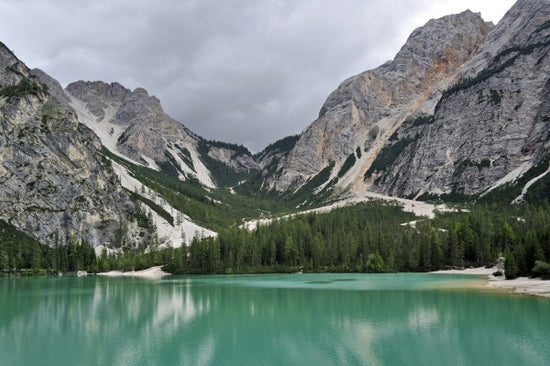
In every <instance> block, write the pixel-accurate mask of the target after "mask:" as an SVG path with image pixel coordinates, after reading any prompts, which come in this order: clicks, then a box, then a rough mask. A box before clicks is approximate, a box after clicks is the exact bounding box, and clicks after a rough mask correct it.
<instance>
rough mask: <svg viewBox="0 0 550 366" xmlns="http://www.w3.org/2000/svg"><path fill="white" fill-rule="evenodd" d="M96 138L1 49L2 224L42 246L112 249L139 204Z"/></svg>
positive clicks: (16, 60)
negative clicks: (84, 244) (82, 243)
mask: <svg viewBox="0 0 550 366" xmlns="http://www.w3.org/2000/svg"><path fill="white" fill-rule="evenodd" d="M100 151H101V143H100V141H99V139H98V138H97V137H96V136H95V135H94V133H93V132H92V131H91V130H90V129H88V128H87V127H86V126H84V125H82V124H81V123H79V122H78V119H77V115H76V113H75V112H74V111H73V110H72V109H70V108H68V107H67V106H65V105H63V103H61V102H59V101H58V100H57V99H56V98H54V97H52V94H50V92H49V90H48V87H47V86H46V84H44V83H41V82H40V80H39V79H38V77H37V76H36V75H35V74H33V73H31V72H30V70H29V69H28V68H27V67H26V66H25V65H24V64H23V63H22V62H20V61H19V60H18V59H17V58H16V57H15V56H14V55H13V54H12V53H11V52H10V51H9V49H8V48H7V47H5V46H4V45H3V44H1V43H0V219H2V220H4V221H7V222H9V223H11V224H12V225H14V226H15V227H16V228H18V229H19V230H21V231H24V232H26V233H29V234H31V235H32V236H34V237H36V238H37V239H39V240H40V241H41V242H43V243H50V244H52V245H53V244H56V243H60V244H64V243H66V242H67V241H68V240H70V239H73V238H74V239H76V240H80V239H84V240H86V241H88V242H89V243H90V244H91V245H94V246H96V245H99V244H105V243H113V242H114V240H115V233H116V232H117V230H118V229H120V228H121V227H122V226H123V223H124V222H126V221H127V220H129V219H130V217H131V214H132V212H133V211H134V206H133V204H132V202H131V201H130V199H129V198H128V196H127V194H126V193H125V192H124V191H123V190H122V187H121V186H120V184H119V182H118V180H117V178H116V176H115V175H114V174H113V171H112V169H111V167H110V165H109V164H107V163H106V162H105V161H104V159H103V156H102V155H101V153H100Z"/></svg>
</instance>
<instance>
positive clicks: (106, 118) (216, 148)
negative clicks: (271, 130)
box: [66, 81, 258, 187]
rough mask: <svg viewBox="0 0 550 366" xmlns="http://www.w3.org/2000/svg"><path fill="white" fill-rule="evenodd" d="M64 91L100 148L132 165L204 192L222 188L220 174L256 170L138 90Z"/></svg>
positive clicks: (239, 153) (242, 154)
mask: <svg viewBox="0 0 550 366" xmlns="http://www.w3.org/2000/svg"><path fill="white" fill-rule="evenodd" d="M66 92H67V93H66V94H67V95H68V96H69V97H70V105H71V106H72V107H73V108H74V109H75V110H76V111H77V113H78V117H79V119H80V120H81V121H82V122H83V123H85V124H86V125H87V126H88V127H90V128H91V129H92V130H94V132H96V133H97V135H98V136H99V137H100V139H101V142H102V143H103V145H104V146H105V147H107V148H108V149H109V150H111V151H112V152H114V153H116V154H119V155H121V156H123V157H125V158H127V159H130V160H132V161H134V162H136V163H138V164H141V165H144V166H147V167H150V168H152V169H155V170H162V171H164V172H166V173H168V174H170V175H174V176H177V177H179V178H180V179H182V180H190V179H196V180H198V181H199V182H200V183H201V184H203V185H205V186H207V187H215V186H216V185H221V184H224V183H225V182H226V179H225V178H226V177H225V176H224V174H226V175H227V174H231V173H230V172H231V170H234V172H233V175H236V176H238V175H239V174H241V175H242V174H244V173H247V172H248V171H249V170H251V169H256V168H258V165H257V164H256V163H255V162H254V160H253V158H252V156H251V154H250V152H248V150H246V149H245V148H243V147H240V146H236V145H232V144H225V143H218V142H213V141H207V140H204V139H202V138H201V137H199V136H197V135H196V134H194V133H192V132H191V131H189V130H188V129H187V128H186V127H185V126H184V125H182V124H181V123H179V122H178V121H176V120H175V119H173V118H171V117H170V116H168V115H167V114H166V113H165V112H164V111H163V109H162V106H161V104H160V101H159V100H158V99H157V98H156V97H154V96H149V94H148V93H147V91H146V90H145V89H143V88H137V89H135V90H134V91H131V90H129V89H126V88H125V87H123V86H122V85H120V84H119V83H110V84H108V83H104V82H101V81H96V82H85V81H78V82H75V83H72V84H69V85H68V86H67V88H66ZM220 166H221V167H222V168H220ZM223 168H225V170H224V169H223ZM221 170H224V172H223V173H222V172H221ZM228 172H229V173H228Z"/></svg>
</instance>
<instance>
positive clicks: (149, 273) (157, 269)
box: [97, 266, 171, 280]
mask: <svg viewBox="0 0 550 366" xmlns="http://www.w3.org/2000/svg"><path fill="white" fill-rule="evenodd" d="M97 275H98V276H105V277H139V278H147V279H150V280H158V279H160V278H162V277H164V276H170V275H171V273H168V272H165V271H163V270H162V266H154V267H150V268H147V269H142V270H140V271H129V272H122V271H109V272H100V273H98V274H97Z"/></svg>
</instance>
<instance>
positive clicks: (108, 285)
mask: <svg viewBox="0 0 550 366" xmlns="http://www.w3.org/2000/svg"><path fill="white" fill-rule="evenodd" d="M296 276H297V277H284V276H283V277H277V276H272V277H266V278H268V280H265V281H264V282H265V283H264V282H262V281H259V280H258V278H260V279H261V278H262V277H260V276H234V277H207V276H205V277H203V276H197V277H189V278H185V277H175V276H174V277H170V278H169V279H165V280H163V281H160V282H156V281H144V280H138V279H130V278H124V279H119V278H117V279H111V278H98V277H88V278H61V279H30V280H27V279H17V280H10V279H3V280H2V281H0V309H1V310H2V312H1V314H0V345H1V346H0V347H6V348H0V354H5V353H6V352H4V351H5V350H7V349H8V347H9V349H10V351H11V352H10V353H9V354H10V355H12V356H11V357H17V358H14V359H13V360H11V359H9V358H8V359H7V360H6V362H7V361H10V362H11V361H13V362H11V363H12V364H36V363H37V362H38V361H40V360H42V361H43V360H46V361H45V362H42V364H49V363H55V362H53V361H56V360H59V357H60V355H59V354H58V353H59V352H62V356H63V360H66V362H67V363H69V362H71V363H79V364H87V363H89V364H97V363H101V364H110V365H134V364H193V365H199V364H208V363H210V361H212V362H216V360H217V361H218V362H220V360H225V362H226V363H233V364H239V363H241V364H244V363H246V362H247V360H248V361H250V360H257V361H258V363H264V364H270V363H279V364H297V363H308V364H342V363H345V364H361V363H365V361H366V360H367V361H368V362H369V364H376V361H377V360H378V361H379V363H381V364H386V363H387V362H388V361H387V360H393V361H395V362H397V364H399V362H401V363H403V364H407V363H410V362H412V360H416V361H418V362H420V363H422V361H423V360H424V357H427V356H430V357H431V359H433V360H437V361H438V362H439V363H440V364H441V363H448V362H449V361H450V360H452V359H451V358H450V355H451V354H454V355H455V356H456V355H458V356H456V357H458V358H457V359H458V360H463V361H464V362H466V363H468V362H467V361H469V360H472V358H471V357H480V358H481V357H489V354H488V353H487V352H488V351H487V350H491V354H493V353H494V354H497V353H498V352H496V351H495V350H501V349H503V337H504V339H505V341H504V343H505V344H508V346H509V345H510V344H513V343H514V342H515V344H524V343H525V340H526V339H528V340H529V342H530V343H529V344H530V345H527V346H526V347H524V349H525V350H526V351H525V352H527V353H529V354H530V356H529V357H531V358H530V359H537V357H539V358H541V357H542V356H548V351H546V350H545V347H537V345H541V344H542V345H544V344H545V342H546V340H547V336H548V333H544V332H541V329H550V319H549V318H548V317H546V316H545V315H546V314H547V313H548V310H549V304H548V302H544V301H541V300H538V299H524V298H517V297H504V296H489V295H484V294H477V295H475V294H472V293H471V292H466V291H450V290H435V291H420V290H397V291H387V290H366V288H367V287H368V286H365V285H364V284H363V285H362V286H363V287H362V289H361V290H353V287H354V286H358V287H357V288H361V286H360V284H359V283H358V284H357V285H356V284H355V282H338V281H339V280H340V281H343V279H341V278H340V279H330V278H329V279H328V280H327V276H328V275H319V276H316V275H311V276H305V275H304V276H303V277H299V275H296ZM360 276H361V275H360ZM403 276H406V275H403ZM277 278H281V279H288V278H293V279H295V278H303V279H304V280H303V281H302V282H300V281H298V280H293V281H291V282H288V283H285V284H283V286H281V287H277V286H276V284H277V283H278V282H277ZM358 278H362V277H358ZM374 278H376V279H381V278H383V277H374ZM274 279H275V280H274ZM283 282H284V281H283ZM289 283H290V285H289ZM334 286H335V287H336V288H338V287H345V288H347V290H338V289H334ZM282 287H284V288H282ZM331 287H332V288H331ZM379 287H380V286H378V287H377V288H379ZM518 314H521V316H519V315H518ZM31 344H32V347H30V346H29V345H31ZM508 346H506V347H508ZM426 347H433V348H432V349H437V350H438V352H435V353H426V354H425V355H423V354H418V350H419V349H425V348H426ZM510 349H514V348H512V347H510ZM480 350H481V351H480ZM484 352H485V354H484ZM501 353H502V354H503V356H498V355H497V356H496V357H497V359H498V357H502V359H501V361H502V362H504V363H510V361H511V360H512V361H517V362H521V361H522V360H524V359H525V357H527V356H526V355H527V353H525V354H522V353H520V352H515V353H514V355H510V354H509V352H508V353H506V352H501ZM476 354H477V356H476ZM84 356H85V357H86V359H85V360H84V362H83V357H84ZM8 357H9V356H8ZM491 357H495V356H491ZM505 357H506V358H505ZM514 357H515V358H514ZM543 359H544V358H543ZM49 360H51V362H49ZM64 362H65V361H64ZM418 362H414V363H417V364H418Z"/></svg>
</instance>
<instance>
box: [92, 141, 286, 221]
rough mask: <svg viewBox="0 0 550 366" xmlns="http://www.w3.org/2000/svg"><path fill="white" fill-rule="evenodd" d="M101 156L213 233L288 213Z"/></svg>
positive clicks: (273, 204) (274, 204) (268, 202)
mask: <svg viewBox="0 0 550 366" xmlns="http://www.w3.org/2000/svg"><path fill="white" fill-rule="evenodd" d="M103 154H104V156H106V157H107V158H109V159H112V160H113V161H116V162H117V163H119V164H121V165H123V166H124V167H125V168H126V169H128V171H129V172H130V173H131V174H132V175H133V176H134V178H136V179H137V180H139V181H140V182H141V183H142V184H143V185H144V186H146V187H148V188H149V189H151V190H153V191H155V192H157V193H159V194H160V195H161V196H162V197H164V199H165V200H166V202H168V203H169V204H170V205H171V206H172V207H174V208H175V209H176V210H178V211H181V212H183V213H185V214H187V215H189V217H191V219H193V220H194V221H195V222H196V223H197V224H199V225H201V226H205V227H208V228H211V229H213V230H216V231H217V230H219V229H221V228H223V227H227V226H231V225H234V224H236V223H238V222H240V221H241V219H242V218H254V217H258V216H259V215H260V214H262V213H269V212H273V213H281V212H287V211H289V207H290V206H289V204H288V203H286V202H284V201H281V200H280V199H279V200H276V199H273V198H271V199H270V198H269V197H263V196H256V197H245V196H242V195H240V194H232V193H230V191H229V190H228V189H226V188H218V189H212V190H206V189H205V188H204V187H202V186H201V185H199V184H198V183H197V182H194V181H190V182H187V181H186V182H184V181H181V180H179V179H177V178H175V177H173V176H169V175H167V174H165V173H163V172H158V171H156V170H153V169H150V168H146V167H143V166H139V165H136V164H133V163H130V162H129V161H127V160H125V159H122V158H121V157H119V156H117V155H115V154H113V153H111V152H110V151H108V150H107V149H103ZM138 199H139V198H138ZM140 200H141V199H140ZM141 201H143V200H141ZM153 209H154V208H153ZM155 211H156V210H155Z"/></svg>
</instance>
